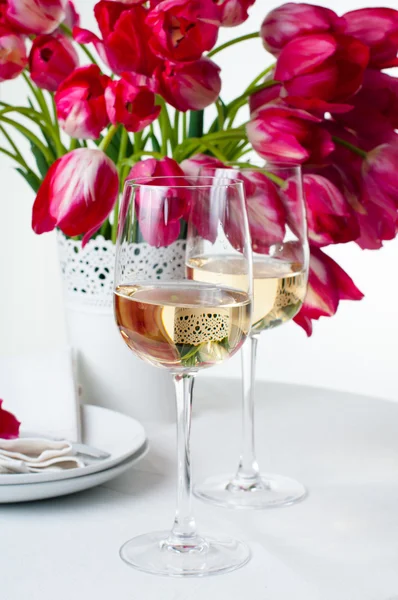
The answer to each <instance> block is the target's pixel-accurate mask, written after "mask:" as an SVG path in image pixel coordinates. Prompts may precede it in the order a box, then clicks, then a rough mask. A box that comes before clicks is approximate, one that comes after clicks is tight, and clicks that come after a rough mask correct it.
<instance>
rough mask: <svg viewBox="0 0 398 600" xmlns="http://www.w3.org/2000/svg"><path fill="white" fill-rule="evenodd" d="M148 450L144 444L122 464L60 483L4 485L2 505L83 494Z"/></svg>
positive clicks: (1, 491)
mask: <svg viewBox="0 0 398 600" xmlns="http://www.w3.org/2000/svg"><path fill="white" fill-rule="evenodd" d="M147 449H148V445H147V444H144V446H143V447H141V449H140V450H138V452H136V453H135V454H134V455H133V456H130V457H129V458H126V460H124V461H122V462H121V463H120V464H118V465H116V466H114V467H111V468H110V469H106V470H105V471H100V472H99V473H92V474H91V475H83V476H82V477H73V479H61V480H59V481H47V482H45V483H32V484H30V485H26V484H24V483H22V484H21V485H3V486H1V487H0V504H9V503H12V502H31V501H32V500H45V499H46V498H56V497H57V496H67V495H68V494H75V493H76V492H82V491H83V490H88V489H89V488H92V487H95V486H97V485H101V484H102V483H106V482H107V481H110V480H111V479H113V478H114V477H117V476H118V475H121V474H122V473H124V471H127V469H129V468H130V467H131V466H132V465H133V464H134V463H135V462H137V461H138V460H139V459H140V458H142V457H143V456H144V455H145V454H146V451H147Z"/></svg>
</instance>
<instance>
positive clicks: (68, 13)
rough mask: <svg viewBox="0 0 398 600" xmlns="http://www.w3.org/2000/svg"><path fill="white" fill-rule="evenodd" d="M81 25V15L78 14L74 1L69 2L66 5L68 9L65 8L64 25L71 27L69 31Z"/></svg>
mask: <svg viewBox="0 0 398 600" xmlns="http://www.w3.org/2000/svg"><path fill="white" fill-rule="evenodd" d="M79 23H80V15H79V13H78V12H77V10H76V8H75V5H74V4H73V2H72V0H69V2H68V3H67V5H66V8H65V19H64V25H66V26H67V27H69V29H73V28H74V27H78V26H79Z"/></svg>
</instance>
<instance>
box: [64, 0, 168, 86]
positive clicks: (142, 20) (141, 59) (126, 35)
mask: <svg viewBox="0 0 398 600" xmlns="http://www.w3.org/2000/svg"><path fill="white" fill-rule="evenodd" d="M141 4H142V3H140V4H134V5H130V4H123V3H121V2H112V1H110V0H101V1H100V2H98V3H97V4H96V5H95V8H94V14H95V18H96V19H97V23H98V27H99V30H100V31H101V35H102V39H100V38H99V37H98V36H97V35H95V34H94V33H92V32H91V31H88V30H87V29H80V28H79V27H75V28H74V30H73V36H74V38H75V40H76V41H78V42H79V43H82V44H88V43H91V42H92V43H93V44H94V46H95V48H96V50H97V52H98V54H99V55H100V57H101V59H102V60H103V61H104V62H105V63H106V64H107V65H108V66H109V68H110V69H111V70H112V71H113V72H114V73H116V74H117V75H120V74H121V73H123V72H125V71H129V72H134V73H139V74H140V75H147V76H148V77H150V76H151V75H152V74H153V71H154V70H155V67H156V66H157V65H158V64H159V59H158V58H156V56H155V55H154V54H153V52H152V50H151V49H150V47H149V44H148V40H149V38H150V36H151V30H150V27H149V26H148V25H147V23H146V18H147V15H148V10H147V9H146V8H145V7H144V6H142V5H141Z"/></svg>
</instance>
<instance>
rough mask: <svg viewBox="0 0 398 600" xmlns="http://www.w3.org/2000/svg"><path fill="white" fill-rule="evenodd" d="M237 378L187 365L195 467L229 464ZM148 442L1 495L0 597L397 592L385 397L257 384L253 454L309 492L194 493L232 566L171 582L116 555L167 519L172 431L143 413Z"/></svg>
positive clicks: (392, 462) (112, 599) (394, 482)
mask: <svg viewBox="0 0 398 600" xmlns="http://www.w3.org/2000/svg"><path fill="white" fill-rule="evenodd" d="M239 398H240V389H239V384H238V383H237V382H236V381H235V382H233V381H226V380H216V379H211V380H206V379H202V380H201V379H200V377H198V381H197V387H196V399H195V411H194V412H195V414H194V419H193V426H192V463H193V469H194V479H199V478H202V477H204V476H206V475H211V474H217V473H218V472H225V471H231V473H232V471H233V469H234V467H235V463H236V461H237V458H238V453H239V439H240V426H239ZM147 430H148V433H149V437H150V442H151V450H150V452H149V454H148V455H147V456H146V457H145V458H144V459H143V460H142V461H141V462H139V463H138V464H137V465H136V466H135V467H134V468H132V469H131V470H130V471H128V472H127V473H126V474H124V475H122V476H120V477H119V478H117V479H115V480H113V481H111V482H110V483H109V484H107V485H106V486H103V487H99V488H96V489H93V490H90V491H88V492H83V493H80V494H76V495H74V496H68V497H64V498H59V499H53V500H47V501H43V502H35V503H28V504H19V505H16V504H15V505H3V506H1V507H0V558H1V579H0V598H1V600H24V599H25V598H28V599H29V600H72V599H73V600H124V599H126V600H152V599H153V600H155V599H156V600H158V599H159V600H160V599H161V600H202V599H203V600H230V599H233V600H235V599H236V600H238V599H239V600H241V599H242V598H245V597H249V595H250V598H253V599H256V600H293V599H294V600H398V403H397V404H395V403H392V402H388V401H383V400H379V399H375V398H369V397H364V396H355V395H352V394H345V393H340V392H334V391H327V390H320V389H315V388H310V387H298V386H287V385H282V384H266V383H260V384H258V386H257V432H258V434H257V446H258V458H259V462H260V465H261V466H262V468H263V470H265V469H266V468H267V469H269V470H271V471H274V472H279V473H281V474H285V475H290V476H294V477H296V478H298V479H300V480H301V481H303V482H304V483H305V484H306V485H307V486H308V488H309V491H310V495H309V497H308V498H307V499H306V500H305V501H304V502H302V503H301V504H298V505H296V506H293V507H289V508H284V509H274V510H268V511H229V510H225V509H221V508H215V507H211V506H208V505H206V504H203V503H201V502H199V501H195V509H196V517H197V521H198V525H199V527H200V529H201V531H203V532H206V531H209V532H212V533H216V532H220V533H227V534H230V535H233V536H236V537H238V538H240V539H243V540H246V541H247V542H248V543H249V544H250V546H251V548H252V551H253V558H252V560H251V562H250V563H249V564H248V565H247V566H246V567H244V568H243V569H240V570H239V571H235V572H234V573H230V574H226V575H219V576H216V577H210V578H204V579H189V580H176V579H167V578H163V577H156V576H151V575H147V574H144V573H139V572H137V571H135V570H134V569H132V568H130V567H128V566H127V565H125V564H124V563H123V562H122V561H121V559H120V558H119V556H118V550H119V547H120V546H121V544H122V543H123V542H124V541H126V540H127V539H128V538H130V537H133V536H134V535H136V534H139V533H143V532H147V531H150V530H153V529H164V528H166V527H168V526H170V525H171V523H172V519H173V513H174V502H175V452H174V447H175V431H174V427H173V426H172V425H163V426H162V425H159V424H155V423H151V424H147Z"/></svg>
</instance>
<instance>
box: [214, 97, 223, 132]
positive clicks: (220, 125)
mask: <svg viewBox="0 0 398 600" xmlns="http://www.w3.org/2000/svg"><path fill="white" fill-rule="evenodd" d="M215 105H216V109H217V114H218V129H219V131H222V130H223V127H224V122H225V117H224V106H223V104H222V102H221V101H220V99H219V98H217V100H216V102H215Z"/></svg>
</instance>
